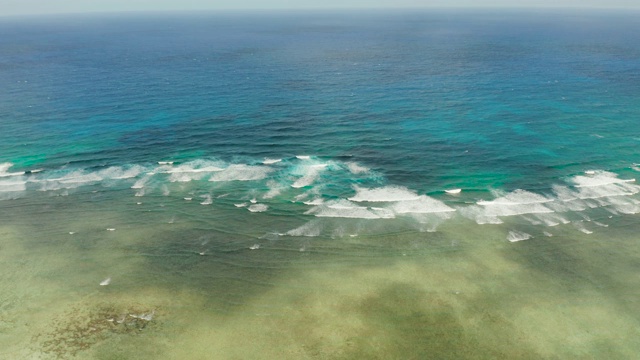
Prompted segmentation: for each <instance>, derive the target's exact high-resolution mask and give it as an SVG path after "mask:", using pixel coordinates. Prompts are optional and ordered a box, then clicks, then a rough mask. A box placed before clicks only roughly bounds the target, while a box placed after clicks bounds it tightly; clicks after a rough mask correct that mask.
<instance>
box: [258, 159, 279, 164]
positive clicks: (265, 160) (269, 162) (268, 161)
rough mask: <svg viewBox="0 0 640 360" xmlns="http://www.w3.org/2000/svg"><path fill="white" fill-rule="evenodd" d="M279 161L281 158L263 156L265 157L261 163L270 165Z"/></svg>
mask: <svg viewBox="0 0 640 360" xmlns="http://www.w3.org/2000/svg"><path fill="white" fill-rule="evenodd" d="M280 161H282V159H269V158H265V159H264V160H263V161H262V163H263V164H264V165H271V164H277V163H279V162H280Z"/></svg>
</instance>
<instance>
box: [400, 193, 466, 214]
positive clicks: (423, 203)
mask: <svg viewBox="0 0 640 360" xmlns="http://www.w3.org/2000/svg"><path fill="white" fill-rule="evenodd" d="M391 209H392V210H393V211H394V212H395V213H396V214H407V213H416V214H429V213H440V212H454V211H456V210H455V209H453V208H451V207H449V206H447V205H445V203H443V202H442V201H439V200H436V199H433V198H431V197H428V196H425V195H422V196H419V197H418V198H416V199H413V200H405V201H398V202H396V203H394V204H393V205H391Z"/></svg>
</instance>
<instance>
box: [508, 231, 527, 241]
mask: <svg viewBox="0 0 640 360" xmlns="http://www.w3.org/2000/svg"><path fill="white" fill-rule="evenodd" d="M532 237H533V236H531V235H530V234H527V233H525V232H522V231H509V235H507V240H509V242H518V241H523V240H529V239H531V238H532Z"/></svg>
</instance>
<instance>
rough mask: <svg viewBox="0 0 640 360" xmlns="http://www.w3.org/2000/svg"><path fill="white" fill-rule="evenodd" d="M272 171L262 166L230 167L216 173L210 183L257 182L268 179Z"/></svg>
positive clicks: (242, 165)
mask: <svg viewBox="0 0 640 360" xmlns="http://www.w3.org/2000/svg"><path fill="white" fill-rule="evenodd" d="M272 171H273V169H272V168H270V167H268V166H261V165H259V166H253V165H244V164H238V165H229V166H228V167H227V168H226V169H223V170H221V171H220V172H218V173H215V174H214V175H213V176H212V177H211V178H210V179H209V181H218V182H223V181H256V180H262V179H264V178H266V177H267V176H268V175H269V174H270V173H271V172H272Z"/></svg>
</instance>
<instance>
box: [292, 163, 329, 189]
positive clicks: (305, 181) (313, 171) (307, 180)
mask: <svg viewBox="0 0 640 360" xmlns="http://www.w3.org/2000/svg"><path fill="white" fill-rule="evenodd" d="M327 166H328V164H314V165H307V166H304V167H303V169H302V171H303V175H302V177H300V178H299V179H298V180H296V181H295V182H294V183H293V184H292V185H291V187H294V188H302V187H305V186H309V185H311V184H313V183H314V182H315V181H316V179H317V178H318V176H319V175H320V173H321V172H322V171H324V169H325V168H326V167H327Z"/></svg>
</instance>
